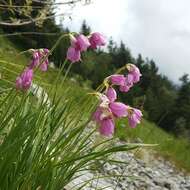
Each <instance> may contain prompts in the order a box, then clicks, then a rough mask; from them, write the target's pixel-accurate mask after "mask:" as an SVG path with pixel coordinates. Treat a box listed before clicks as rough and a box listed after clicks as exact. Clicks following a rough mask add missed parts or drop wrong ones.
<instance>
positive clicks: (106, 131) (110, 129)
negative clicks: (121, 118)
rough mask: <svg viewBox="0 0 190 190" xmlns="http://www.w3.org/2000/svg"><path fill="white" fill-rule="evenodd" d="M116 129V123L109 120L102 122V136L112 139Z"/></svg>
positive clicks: (100, 129)
mask: <svg viewBox="0 0 190 190" xmlns="http://www.w3.org/2000/svg"><path fill="white" fill-rule="evenodd" d="M114 129H115V125H114V121H113V120H112V119H110V118H108V119H104V120H102V121H101V123H100V127H99V132H100V134H101V135H104V136H108V137H110V136H112V135H113V134H114Z"/></svg>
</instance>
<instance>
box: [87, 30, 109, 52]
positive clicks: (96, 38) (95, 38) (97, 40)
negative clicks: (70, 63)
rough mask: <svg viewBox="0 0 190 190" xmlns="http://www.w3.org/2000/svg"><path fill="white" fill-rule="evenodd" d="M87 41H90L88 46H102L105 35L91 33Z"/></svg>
mask: <svg viewBox="0 0 190 190" xmlns="http://www.w3.org/2000/svg"><path fill="white" fill-rule="evenodd" d="M89 41H90V47H91V48H92V49H96V48H97V46H104V45H105V44H106V39H105V37H104V36H103V35H102V34H100V33H98V32H94V33H92V34H91V36H90V38H89Z"/></svg>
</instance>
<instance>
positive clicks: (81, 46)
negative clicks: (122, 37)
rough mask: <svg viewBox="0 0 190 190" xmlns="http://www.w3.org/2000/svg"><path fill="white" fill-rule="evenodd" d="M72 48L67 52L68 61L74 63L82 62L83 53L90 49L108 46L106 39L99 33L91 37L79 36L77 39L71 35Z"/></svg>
mask: <svg viewBox="0 0 190 190" xmlns="http://www.w3.org/2000/svg"><path fill="white" fill-rule="evenodd" d="M70 39H71V46H70V47H69V48H68V51H67V59H68V60H70V61H71V62H72V63H74V62H78V61H80V60H81V52H84V51H86V50H87V49H88V48H91V49H96V48H97V47H98V46H104V45H105V44H106V42H105V37H104V36H103V35H102V34H100V33H98V32H95V33H92V34H91V35H90V36H89V37H86V36H84V35H83V34H79V35H77V36H76V37H75V36H73V35H70Z"/></svg>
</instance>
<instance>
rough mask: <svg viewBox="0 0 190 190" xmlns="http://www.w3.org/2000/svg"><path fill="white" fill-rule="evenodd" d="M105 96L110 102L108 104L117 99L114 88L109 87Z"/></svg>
mask: <svg viewBox="0 0 190 190" xmlns="http://www.w3.org/2000/svg"><path fill="white" fill-rule="evenodd" d="M106 96H107V97H108V99H109V100H110V102H114V101H115V100H116V99H117V93H116V91H115V89H114V88H112V87H109V88H108V90H107V91H106Z"/></svg>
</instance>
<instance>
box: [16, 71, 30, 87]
mask: <svg viewBox="0 0 190 190" xmlns="http://www.w3.org/2000/svg"><path fill="white" fill-rule="evenodd" d="M32 79H33V70H32V69H30V68H26V69H25V70H24V72H23V73H22V74H21V75H20V76H19V77H17V79H16V88H17V89H18V90H23V91H26V90H28V89H29V88H30V86H31V84H32Z"/></svg>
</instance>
